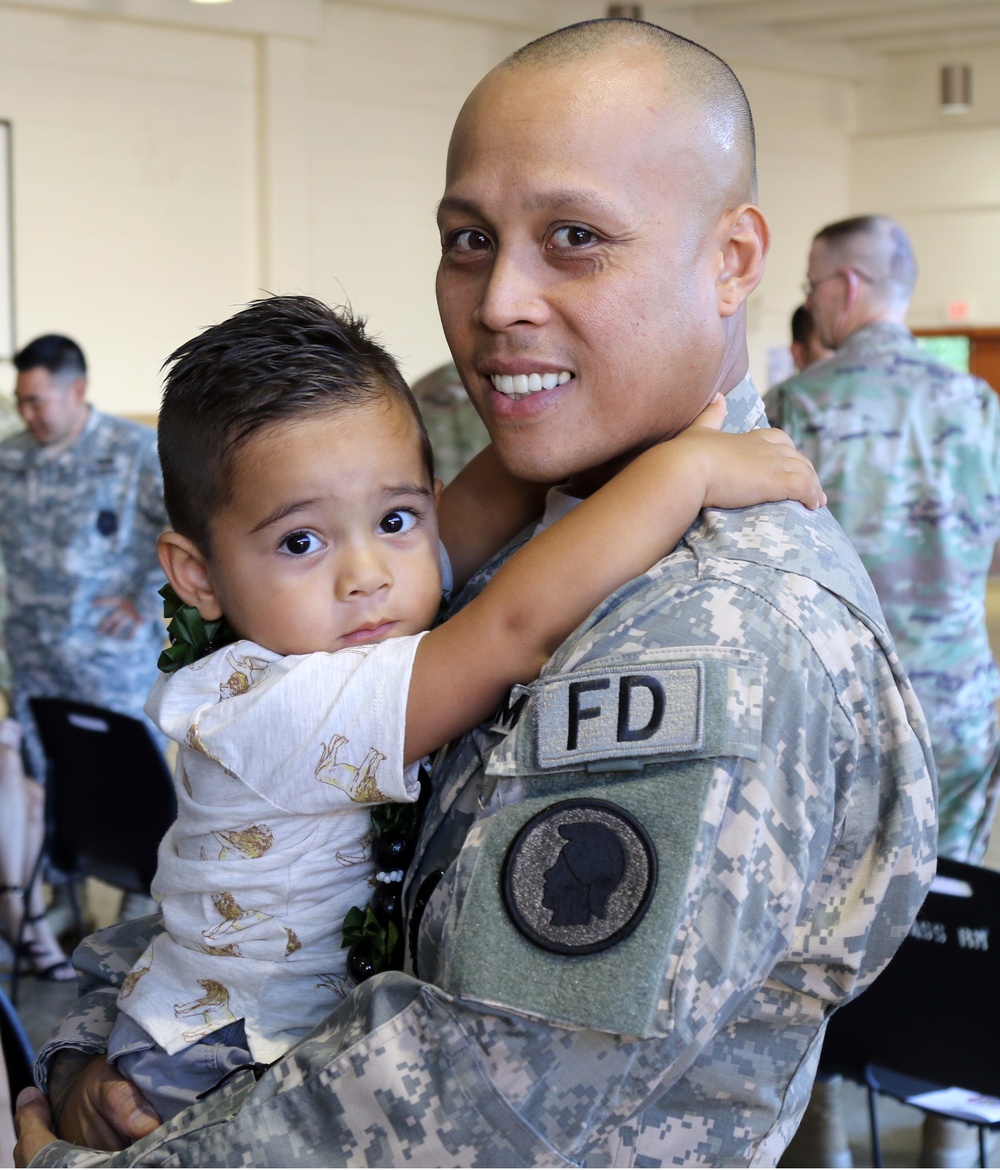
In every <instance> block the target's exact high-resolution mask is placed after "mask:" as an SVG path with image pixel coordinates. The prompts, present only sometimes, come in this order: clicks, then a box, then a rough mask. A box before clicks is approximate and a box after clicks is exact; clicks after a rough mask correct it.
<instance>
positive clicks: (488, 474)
mask: <svg viewBox="0 0 1000 1170" xmlns="http://www.w3.org/2000/svg"><path fill="white" fill-rule="evenodd" d="M547 490H548V485H547V484H537V483H525V482H523V481H522V480H518V479H514V477H513V476H512V475H510V473H509V472H507V471H505V470H504V467H503V465H502V464H501V462H500V460H499V459H498V458H497V455H496V452H495V451H494V450H493V445H492V443H491V444H490V445H489V446H488V447H486V448H485V449H484V450H482V451H480V452H479V454H478V455H476V456H475V457H474V458H473V459H471V460H470V461H469V463H468V464H467V465H466V466H465V467H463V468H462V470H461V471H460V472H459V473H458V475H456V476H455V478H454V479H453V480H452V481H451V483H450V484H448V485H447V487H445V488H444V489H443V491H442V492H441V502H440V505H439V506H438V530H439V532H440V535H441V540H442V542H443V544H444V547H445V548H446V549H447V550H448V559H449V560H450V561H451V571H452V576H453V579H454V585H455V590H456V592H457V591H458V590H459V589H461V588H462V586H463V585H464V584H465V583H466V581H468V579H469V578H470V577H471V576H472V574H473V573H475V572H476V570H477V569H480V568H482V566H483V565H485V564H486V562H487V561H488V560H489V559H490V557H492V556H494V555H495V554H496V553H498V552H499V551H500V550H501V549H502V548H503V547H504V546H505V545H506V544H508V543H509V542H510V541H512V540H513V539H514V537H515V536H517V535H518V533H520V532H523V531H524V529H525V528H527V526H528V525H529V524H530V523H531V522H532V521H533V520H537V519H538V518H539V516H541V514H542V512H543V510H544V508H545V493H546V491H547Z"/></svg>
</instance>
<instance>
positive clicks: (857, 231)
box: [814, 215, 917, 301]
mask: <svg viewBox="0 0 1000 1170" xmlns="http://www.w3.org/2000/svg"><path fill="white" fill-rule="evenodd" d="M814 242H816V243H821V244H822V245H823V246H824V247H825V250H826V255H827V256H829V257H830V258H831V259H833V260H835V261H836V262H837V263H839V264H842V265H844V266H845V267H849V268H854V269H856V270H857V271H858V272H860V273H862V274H863V275H864V276H866V277H867V278H868V280H869V282H870V283H871V284H872V286H873V288H874V289H875V290H876V292H881V293H882V294H883V295H884V296H886V297H889V298H891V299H893V300H899V299H905V300H906V301H909V299H910V296H911V294H912V292H913V287H914V285H915V284H916V282H917V261H916V258H915V257H914V255H913V248H912V247H911V245H910V239H909V236H907V234H906V232H905V231H903V229H902V228H901V227H900V226H899V224H898V223H896V221H895V220H893V219H890V218H889V217H888V216H887V215H859V216H855V217H854V218H853V219H842V220H838V221H837V222H836V223H831V224H827V226H826V227H825V228H823V229H822V230H821V231H819V232H817V233H816V236H815V241H814Z"/></svg>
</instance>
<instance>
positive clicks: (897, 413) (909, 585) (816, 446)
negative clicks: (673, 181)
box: [767, 216, 1000, 864]
mask: <svg viewBox="0 0 1000 1170" xmlns="http://www.w3.org/2000/svg"><path fill="white" fill-rule="evenodd" d="M808 271H809V279H808V281H807V284H808V287H809V300H808V302H807V305H808V307H809V308H810V309H811V310H812V313H813V316H814V317H815V319H816V326H817V330H818V332H819V335H820V338H821V340H822V341H823V343H824V344H825V345H828V346H832V347H834V348H835V349H836V355H835V357H834V359H833V360H832V361H828V362H826V363H824V364H822V365H819V366H816V367H814V368H813V369H811V370H809V371H805V372H803V373H802V375H801V376H796V377H794V378H791V379H789V380H788V381H787V382H784V383H783V384H782V385H780V386H776V387H774V389H773V390H771V391H770V392H769V394H768V397H767V408H768V417H769V419H770V420H771V422H772V423H773V424H774V425H775V426H780V427H783V428H784V429H785V430H787V431H788V432H789V433H790V434H791V435H792V437H793V438H794V439H795V441H796V443H797V444H798V445H799V446H800V447H801V448H802V449H803V450H804V451H805V452H806V454H808V455H809V457H810V459H812V460H813V462H814V463H815V465H816V467H817V469H818V470H819V472H820V478H821V480H822V482H823V485H824V487H825V488H826V490H827V492H828V493H829V508H830V511H831V512H833V514H834V516H836V518H837V519H838V520H839V521H840V523H841V525H842V526H843V528H844V531H845V532H846V533H847V535H848V537H849V538H850V540H851V543H852V544H853V545H854V547H855V549H856V550H857V552H858V554H859V556H860V557H861V561H862V563H863V564H864V566H865V568H866V569H867V570H868V572H869V574H870V576H871V579H872V582H873V583H874V585H875V592H876V593H877V594H878V598H879V601H880V602H881V604H882V612H883V613H884V614H885V620H886V624H887V625H888V626H889V630H890V632H891V633H892V635H893V638H894V640H895V643H896V649H897V650H898V652H899V657H900V659H901V660H902V663H903V665H904V667H905V668H906V671H907V673H908V674H909V676H910V681H911V682H912V683H913V688H914V690H915V691H916V692H917V697H918V698H919V699H920V705H921V707H922V708H923V712H924V716H925V718H926V719H927V725H928V727H929V729H930V735H931V744H932V746H933V750H934V760H935V763H936V764H937V773H938V787H939V803H938V818H939V830H938V850H939V852H940V853H941V854H942V855H943V856H945V857H953V858H955V859H956V860H958V861H968V862H971V863H972V864H978V863H979V862H980V861H981V860H982V858H983V855H984V853H985V852H986V845H987V841H988V836H989V830H990V825H991V823H992V820H993V814H994V811H995V807H996V801H997V796H998V793H1000V772H998V763H1000V732H998V728H997V714H996V706H995V703H996V699H997V697H998V696H1000V674H998V672H997V668H996V665H995V664H994V661H993V653H992V651H991V649H990V644H989V639H988V637H987V632H986V577H987V574H988V572H989V567H990V561H991V559H992V556H993V549H994V546H995V544H996V542H997V539H998V538H1000V404H998V403H997V396H996V394H995V393H994V392H993V390H992V389H991V388H990V387H989V386H988V385H987V384H986V382H984V381H982V380H981V379H979V378H974V377H971V376H970V375H969V374H962V373H959V372H958V371H957V370H954V369H952V368H951V367H949V366H945V365H943V364H942V363H941V362H939V361H937V360H935V359H934V357H932V356H931V354H929V353H928V352H927V351H926V350H923V349H921V348H920V347H919V345H918V344H917V342H916V340H915V339H914V337H913V335H912V334H911V333H910V331H909V330H908V329H907V328H906V326H905V324H904V321H905V319H906V312H907V309H908V307H909V303H910V297H911V295H912V292H913V286H914V283H915V281H916V276H917V266H916V262H915V260H914V257H913V252H912V249H911V247H910V241H909V239H908V238H907V236H906V233H905V232H904V231H903V229H902V228H901V227H900V226H899V224H897V223H894V222H893V221H892V220H891V219H888V218H886V217H885V216H862V217H859V218H857V219H849V220H844V221H843V222H840V223H834V224H830V225H829V226H828V227H825V228H823V230H822V231H820V232H819V233H818V234H817V236H816V238H815V240H814V241H813V245H812V250H811V252H810V255H809V269H808Z"/></svg>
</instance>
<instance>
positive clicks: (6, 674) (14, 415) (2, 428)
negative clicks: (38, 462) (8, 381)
mask: <svg viewBox="0 0 1000 1170" xmlns="http://www.w3.org/2000/svg"><path fill="white" fill-rule="evenodd" d="M23 430H24V423H23V422H21V416H20V415H19V414H18V412H17V407H16V406H15V405H14V403H13V402H11V401H10V400H9V399H8V398H0V440H2V439H6V438H9V437H10V436H11V435H16V434H17V433H18V431H23ZM6 620H7V572H6V570H5V569H4V565H3V558H2V557H0V628H2V627H3V624H4V622H6ZM10 684H11V674H10V659H9V658H8V657H7V650H6V647H4V646H3V644H2V642H0V691H2V692H3V694H4V695H5V696H6V695H9V694H10Z"/></svg>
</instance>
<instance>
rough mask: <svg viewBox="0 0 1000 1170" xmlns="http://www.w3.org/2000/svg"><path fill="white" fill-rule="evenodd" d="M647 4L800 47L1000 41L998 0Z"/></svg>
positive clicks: (872, 48) (875, 49)
mask: <svg viewBox="0 0 1000 1170" xmlns="http://www.w3.org/2000/svg"><path fill="white" fill-rule="evenodd" d="M644 7H645V9H646V11H647V15H648V18H649V19H654V20H656V19H658V18H661V17H665V16H669V15H671V14H676V15H677V16H680V17H687V18H690V19H693V20H695V21H697V22H698V24H700V25H701V26H703V27H704V28H706V29H713V30H718V31H719V32H725V33H727V34H729V35H730V36H732V35H733V34H736V35H741V36H750V37H755V36H759V35H761V34H764V35H766V36H771V37H775V38H777V39H780V40H782V41H784V42H786V43H789V44H792V45H797V46H801V47H802V48H803V49H811V50H815V49H820V48H824V47H825V48H828V49H840V50H845V51H848V52H851V53H859V54H862V55H868V56H881V55H884V54H893V53H909V52H919V51H921V50H937V49H944V50H952V49H955V50H957V49H968V48H972V47H975V46H978V45H983V44H996V43H1000V0H653V2H652V3H647V4H646V5H645V6H644ZM654 10H655V15H654ZM658 22H660V21H659V20H658Z"/></svg>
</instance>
